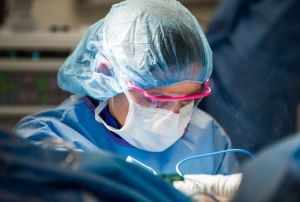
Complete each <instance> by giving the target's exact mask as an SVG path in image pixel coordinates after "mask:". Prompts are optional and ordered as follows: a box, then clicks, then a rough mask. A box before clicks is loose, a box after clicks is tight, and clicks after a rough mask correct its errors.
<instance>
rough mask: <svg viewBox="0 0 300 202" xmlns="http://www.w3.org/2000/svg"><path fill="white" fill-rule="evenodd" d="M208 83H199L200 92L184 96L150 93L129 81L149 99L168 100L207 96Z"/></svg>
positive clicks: (130, 85) (208, 93) (130, 84)
mask: <svg viewBox="0 0 300 202" xmlns="http://www.w3.org/2000/svg"><path fill="white" fill-rule="evenodd" d="M208 84H209V80H207V81H205V82H204V83H203V84H202V85H201V88H203V89H202V91H201V92H199V93H195V94H191V95H184V96H156V95H153V94H151V93H150V92H148V91H147V90H144V89H142V88H139V87H137V86H135V85H134V84H133V83H132V82H129V87H130V88H131V89H132V90H134V91H136V92H140V93H143V94H144V96H145V97H146V98H148V99H150V100H154V101H162V102H170V101H185V100H195V99H200V98H204V97H206V96H209V95H210V94H211V88H210V87H209V85H208Z"/></svg>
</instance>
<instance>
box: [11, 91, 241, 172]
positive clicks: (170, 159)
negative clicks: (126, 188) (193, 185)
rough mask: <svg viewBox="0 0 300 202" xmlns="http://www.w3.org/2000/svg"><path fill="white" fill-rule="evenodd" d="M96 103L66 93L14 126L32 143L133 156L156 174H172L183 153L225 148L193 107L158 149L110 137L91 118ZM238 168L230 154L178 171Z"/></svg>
mask: <svg viewBox="0 0 300 202" xmlns="http://www.w3.org/2000/svg"><path fill="white" fill-rule="evenodd" d="M96 106H97V105H95V104H94V103H93V102H92V100H91V99H89V98H88V97H79V96H71V97H70V98H69V99H68V100H66V101H65V102H64V103H62V104H61V105H59V106H57V107H56V108H52V109H49V110H45V111H42V112H39V113H36V114H33V115H29V116H27V117H24V118H23V119H21V121H20V122H19V123H18V124H17V126H16V127H15V129H14V131H15V132H16V133H17V134H19V135H20V136H22V137H24V138H26V139H28V140H30V141H31V142H33V143H41V142H43V140H45V139H46V138H49V137H56V138H60V139H62V140H63V141H65V142H71V143H72V144H73V145H74V147H75V148H76V149H78V150H82V151H103V150H104V151H107V152H111V153H114V154H116V155H117V156H119V157H121V158H124V159H128V158H130V159H134V162H138V164H139V165H143V166H144V165H145V166H144V167H150V168H151V169H153V170H154V171H156V172H157V173H159V174H173V173H175V172H176V170H175V169H176V164H177V163H178V162H179V161H180V160H182V159H184V158H186V157H190V156H193V155H199V154H205V153H209V152H213V151H219V150H224V149H228V148H230V147H231V143H230V140H229V138H228V136H227V135H226V133H225V132H224V130H223V129H222V128H221V127H220V126H219V125H218V123H216V121H215V120H214V119H212V118H211V117H210V116H209V115H208V114H206V113H205V112H203V111H201V110H200V109H195V111H194V113H193V116H192V120H191V122H190V124H189V125H188V127H187V129H186V132H185V134H184V135H183V136H182V138H180V139H179V140H178V141H177V142H176V143H175V144H173V145H172V146H171V147H169V148H168V149H167V150H165V151H163V152H148V151H144V150H141V149H138V148H136V147H134V146H132V145H130V144H129V143H127V142H125V140H123V139H121V138H120V137H116V135H114V134H113V133H111V132H110V131H109V130H107V129H106V128H105V127H104V126H103V125H102V124H101V123H99V122H97V121H96V120H95V118H94V110H95V107H96ZM166 129H167V128H166ZM99 163H101V162H99ZM238 171H239V165H238V162H237V160H236V158H235V157H234V156H233V154H231V153H227V154H222V155H216V156H212V157H206V158H202V159H196V160H193V161H189V162H186V163H185V164H182V166H181V172H182V173H186V174H196V173H206V174H229V173H234V172H238Z"/></svg>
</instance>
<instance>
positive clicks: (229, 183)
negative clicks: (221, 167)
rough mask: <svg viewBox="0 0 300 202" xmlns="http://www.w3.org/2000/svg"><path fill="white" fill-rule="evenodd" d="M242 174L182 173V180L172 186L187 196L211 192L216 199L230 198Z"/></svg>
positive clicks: (236, 188) (237, 186)
mask: <svg viewBox="0 0 300 202" xmlns="http://www.w3.org/2000/svg"><path fill="white" fill-rule="evenodd" d="M241 179H242V174H241V173H238V174H232V175H207V174H199V175H184V181H175V182H174V183H173V185H174V187H175V188H177V189H178V190H179V191H182V192H183V193H185V194H186V195H188V196H194V195H196V194H199V193H200V194H201V193H203V194H212V195H214V196H215V197H217V198H218V199H221V200H222V199H223V200H225V201H226V200H230V199H232V198H233V196H234V194H235V193H236V191H237V190H238V188H239V185H240V182H241Z"/></svg>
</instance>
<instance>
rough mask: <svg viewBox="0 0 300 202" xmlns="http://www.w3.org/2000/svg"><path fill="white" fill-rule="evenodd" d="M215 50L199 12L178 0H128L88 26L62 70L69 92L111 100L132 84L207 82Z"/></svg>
mask: <svg viewBox="0 0 300 202" xmlns="http://www.w3.org/2000/svg"><path fill="white" fill-rule="evenodd" d="M211 72H212V53H211V49H210V47H209V45H208V43H207V40H206V38H205V36H204V33H203V31H202V30H201V27H200V25H199V24H198V22H197V20H196V18H195V17H194V16H193V15H192V14H191V13H190V12H189V11H188V10H187V9H186V8H185V7H184V6H183V5H182V4H180V3H179V2H178V1H175V0H127V1H123V2H121V3H118V4H115V5H113V6H112V8H111V10H110V11H109V13H108V14H107V15H106V16H105V18H103V19H101V20H99V21H98V22H96V23H95V24H94V25H92V26H91V27H89V29H88V30H87V32H86V34H85V35H84V37H83V38H82V39H81V41H80V43H79V44H78V46H77V47H76V49H75V50H74V52H73V53H72V54H71V55H70V56H69V57H68V58H67V59H66V61H65V62H64V64H63V65H62V67H61V68H60V70H59V72H58V85H59V86H60V87H61V88H62V89H64V90H66V91H69V92H72V93H76V94H81V95H88V96H91V97H93V98H96V99H99V100H106V99H108V98H110V97H113V96H115V95H116V94H118V93H122V92H124V91H126V90H128V89H129V87H128V82H127V81H130V82H132V83H134V85H136V86H138V87H140V88H143V89H151V88H161V87H166V86H170V85H173V84H176V83H180V82H185V81H194V82H198V83H203V82H205V81H206V80H207V79H208V77H209V76H210V75H211Z"/></svg>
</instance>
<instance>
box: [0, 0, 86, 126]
mask: <svg viewBox="0 0 300 202" xmlns="http://www.w3.org/2000/svg"><path fill="white" fill-rule="evenodd" d="M32 2H33V1H32V0H10V1H5V2H4V5H6V9H7V16H5V19H4V22H3V26H2V27H1V29H0V127H1V128H4V129H11V128H12V127H13V126H14V125H15V124H16V123H17V121H18V120H19V119H20V118H21V117H22V116H24V115H27V114H31V113H34V112H37V111H40V110H42V109H45V108H48V107H51V106H55V105H57V104H59V103H61V102H62V101H63V100H64V99H66V98H67V97H68V96H69V94H68V93H66V92H64V91H62V90H60V89H59V88H58V86H57V84H56V72H57V70H58V68H59V67H60V66H61V64H62V63H63V61H64V60H65V58H66V57H67V56H68V55H69V54H70V52H71V51H72V50H73V48H74V47H75V45H76V44H77V43H78V41H79V39H80V38H81V36H82V33H83V30H82V31H81V30H76V31H71V30H69V29H64V30H63V31H59V32H58V31H53V30H49V31H41V30H37V29H36V26H35V20H34V18H33V14H32Z"/></svg>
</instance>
